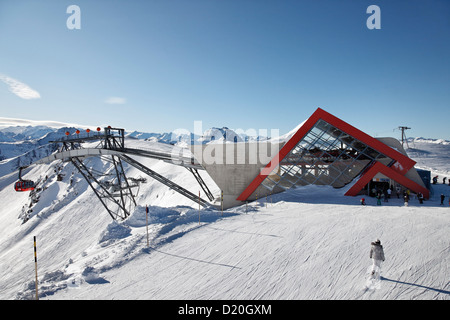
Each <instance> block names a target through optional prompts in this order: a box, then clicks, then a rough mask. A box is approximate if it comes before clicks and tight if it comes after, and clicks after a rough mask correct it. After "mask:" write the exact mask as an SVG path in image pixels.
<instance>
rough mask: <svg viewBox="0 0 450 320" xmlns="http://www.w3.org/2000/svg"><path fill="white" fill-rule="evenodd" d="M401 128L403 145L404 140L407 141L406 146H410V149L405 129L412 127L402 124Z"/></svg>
mask: <svg viewBox="0 0 450 320" xmlns="http://www.w3.org/2000/svg"><path fill="white" fill-rule="evenodd" d="M398 128H399V129H400V130H402V147H403V142H406V146H407V147H408V149H409V145H408V140H407V139H406V134H405V130H408V129H411V128H409V127H403V126H400V127H398Z"/></svg>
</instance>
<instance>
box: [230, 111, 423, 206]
mask: <svg viewBox="0 0 450 320" xmlns="http://www.w3.org/2000/svg"><path fill="white" fill-rule="evenodd" d="M320 119H322V120H324V121H326V122H328V123H329V124H331V125H332V126H334V127H336V128H338V129H339V130H341V131H343V132H345V133H347V134H349V135H350V136H352V137H354V138H356V139H358V140H360V141H361V142H363V143H365V144H366V145H368V146H369V147H371V148H373V149H374V150H377V151H378V152H381V153H383V154H384V155H386V156H388V157H390V158H391V159H393V160H395V161H396V162H395V163H394V164H393V165H392V166H391V167H387V166H385V165H383V164H381V163H380V162H376V163H375V164H374V165H373V166H372V167H371V168H370V169H369V170H367V171H366V172H365V173H364V174H363V175H362V176H361V177H360V179H359V180H358V181H357V182H356V183H355V184H354V185H353V186H352V187H351V188H350V189H349V190H348V191H347V193H346V194H345V195H346V196H356V195H357V194H358V193H359V191H361V189H362V188H364V186H365V185H366V184H367V183H368V182H369V181H370V180H372V179H373V177H374V176H375V175H376V174H377V173H379V172H380V173H382V174H384V175H386V176H387V177H389V178H391V179H393V180H395V181H397V182H398V183H400V184H401V185H403V186H405V187H407V188H409V189H411V190H412V191H413V192H421V193H422V194H423V195H424V197H425V198H428V197H429V191H428V189H426V188H424V187H422V186H421V185H419V184H417V183H415V182H414V181H412V180H410V179H408V178H406V177H405V174H406V173H407V172H408V171H409V170H410V169H411V168H412V167H413V166H414V165H415V164H416V162H415V161H414V160H412V159H410V158H408V157H407V156H405V155H404V154H402V153H400V152H398V151H396V150H394V149H393V148H391V147H389V146H388V145H386V144H384V143H382V142H380V141H379V140H377V139H375V138H373V137H371V136H369V135H368V134H366V133H364V132H362V131H361V130H359V129H357V128H355V127H353V126H351V125H350V124H348V123H346V122H345V121H342V120H341V119H339V118H337V117H335V116H333V115H332V114H330V113H328V112H326V111H325V110H322V109H321V108H318V109H317V110H316V111H315V112H314V113H313V114H312V115H311V117H309V118H308V120H306V122H305V123H304V124H303V125H302V126H301V127H300V129H298V131H297V132H296V133H295V134H294V135H293V136H292V138H291V139H289V141H288V142H286V144H285V145H284V146H283V147H282V148H281V150H280V151H279V152H278V154H277V155H276V156H275V157H274V158H273V159H272V160H271V161H270V162H269V163H268V164H267V166H266V167H265V168H264V169H263V170H261V173H260V174H259V175H258V176H256V178H255V179H254V180H253V181H252V182H251V183H250V184H249V185H248V187H247V188H246V189H245V190H244V191H243V192H242V193H241V194H240V195H239V197H238V198H237V200H240V201H245V200H247V199H248V197H250V195H251V194H252V193H253V192H254V191H255V190H256V189H257V188H258V187H259V186H260V184H261V183H262V182H263V181H264V179H265V178H266V177H267V176H268V175H269V174H270V173H271V172H272V171H273V169H274V168H276V167H277V166H278V165H279V164H280V162H281V161H282V160H283V159H284V157H286V156H287V155H288V153H289V152H290V151H291V150H292V149H293V148H294V147H295V146H296V145H297V144H298V143H299V141H300V140H302V139H303V138H304V137H305V136H306V134H308V132H309V131H310V130H311V129H312V128H313V127H314V125H315V124H316V123H317V121H319V120H320Z"/></svg>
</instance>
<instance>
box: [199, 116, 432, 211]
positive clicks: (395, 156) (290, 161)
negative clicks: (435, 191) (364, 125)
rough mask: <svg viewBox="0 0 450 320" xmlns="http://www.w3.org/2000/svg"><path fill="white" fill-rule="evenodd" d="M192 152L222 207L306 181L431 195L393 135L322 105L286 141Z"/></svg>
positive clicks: (366, 190)
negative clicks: (374, 131)
mask: <svg viewBox="0 0 450 320" xmlns="http://www.w3.org/2000/svg"><path fill="white" fill-rule="evenodd" d="M191 151H192V153H193V154H194V157H195V159H196V160H197V161H198V162H199V163H200V164H201V166H202V167H203V168H204V169H205V170H206V171H207V172H208V174H209V175H210V176H211V178H212V179H213V180H214V181H215V182H216V184H217V185H218V187H219V188H220V189H221V190H223V202H224V207H225V208H228V207H232V206H236V205H239V204H242V203H243V202H245V201H251V200H255V199H257V198H258V197H259V198H261V197H264V196H267V195H269V194H275V193H279V192H282V191H284V190H288V189H290V188H295V187H301V186H305V185H310V184H313V185H330V186H333V187H335V188H342V187H344V186H347V185H349V184H351V187H349V189H348V190H347V192H346V194H345V195H346V196H356V195H358V194H366V195H367V194H370V195H372V194H371V190H372V189H374V188H375V189H378V190H380V189H381V191H383V189H385V188H396V187H397V186H400V187H401V188H402V190H407V189H408V190H410V191H411V192H413V193H419V192H421V193H422V194H423V195H424V198H426V199H427V198H428V197H429V191H428V189H427V188H426V187H425V184H424V182H423V181H422V179H421V178H420V176H419V174H418V173H417V171H416V169H415V168H414V164H415V161H413V160H412V159H410V158H409V157H408V156H407V155H406V152H405V150H404V149H403V147H402V145H401V144H400V142H399V141H398V140H397V139H394V138H374V137H371V136H369V135H368V134H366V133H364V132H362V131H360V130H359V129H357V128H355V127H353V126H351V125H350V124H348V123H346V122H344V121H342V120H341V119H339V118H337V117H335V116H333V115H332V114H330V113H328V112H326V111H324V110H322V109H320V108H318V109H317V110H316V111H315V112H314V113H313V114H312V115H311V116H310V117H309V118H308V119H307V120H306V121H305V122H304V123H303V124H302V125H301V126H300V127H299V128H298V130H297V131H296V132H295V133H294V134H293V135H292V136H291V137H290V139H289V140H287V141H285V142H281V143H279V142H277V143H272V142H270V141H265V142H238V143H231V144H229V143H224V144H209V145H194V146H191Z"/></svg>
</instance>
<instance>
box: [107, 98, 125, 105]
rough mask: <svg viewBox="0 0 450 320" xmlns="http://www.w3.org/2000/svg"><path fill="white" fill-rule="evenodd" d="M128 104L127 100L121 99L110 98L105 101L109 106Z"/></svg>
mask: <svg viewBox="0 0 450 320" xmlns="http://www.w3.org/2000/svg"><path fill="white" fill-rule="evenodd" d="M126 102H127V100H126V99H125V98H120V97H109V98H108V99H106V100H105V103H108V104H125V103H126Z"/></svg>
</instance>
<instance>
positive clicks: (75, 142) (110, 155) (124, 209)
mask: <svg viewBox="0 0 450 320" xmlns="http://www.w3.org/2000/svg"><path fill="white" fill-rule="evenodd" d="M124 132H125V130H124V129H119V128H111V127H108V128H105V131H104V134H103V135H101V134H98V135H95V136H91V137H84V138H80V137H78V136H77V137H76V138H66V139H62V140H58V141H51V143H58V144H61V147H60V149H59V150H58V153H56V154H53V155H50V156H48V157H46V158H44V159H41V160H39V161H37V162H36V164H40V163H46V162H51V161H54V160H58V159H60V160H69V161H70V162H71V163H72V164H73V165H74V166H75V168H76V169H77V170H78V171H79V172H80V173H81V175H82V176H83V177H84V178H85V179H86V181H87V182H88V184H89V186H90V187H91V189H92V190H93V191H94V193H95V195H96V196H97V198H98V199H99V200H100V202H101V203H102V204H103V206H104V207H105V209H106V210H107V212H108V213H109V215H110V216H111V218H113V219H114V220H125V219H126V218H127V217H128V216H130V214H131V212H132V210H133V209H134V207H135V206H136V200H135V196H136V195H135V194H133V190H132V189H133V188H136V187H138V183H139V182H142V179H133V178H127V176H126V175H125V171H124V168H123V162H126V163H127V164H129V165H131V166H133V167H135V168H137V169H139V170H140V171H142V172H144V173H145V174H147V175H148V176H150V177H152V178H153V179H155V180H157V181H159V182H161V183H163V184H164V185H166V186H168V187H169V188H171V189H172V190H174V191H176V192H178V193H180V194H182V195H183V196H185V197H187V198H189V199H191V200H192V201H194V202H198V203H199V204H200V205H202V206H203V207H208V206H209V203H208V202H207V201H205V200H204V199H202V198H200V196H199V195H195V194H193V193H192V192H190V191H188V190H187V189H185V188H183V187H181V186H180V185H178V184H176V183H175V182H173V181H171V180H169V179H167V178H165V177H163V176H162V175H160V174H158V173H157V172H155V171H154V170H152V169H150V168H148V167H146V166H144V165H143V164H141V163H140V162H138V161H137V160H135V159H133V158H131V157H130V156H128V155H136V156H143V157H148V158H153V159H158V160H163V161H167V162H172V163H173V164H177V165H181V166H184V167H185V168H187V169H188V170H189V171H190V172H191V173H192V174H193V175H194V177H195V179H196V180H197V182H198V183H199V184H200V186H201V188H202V190H203V191H204V193H205V194H206V196H207V197H208V199H209V200H210V201H212V200H214V196H213V195H212V193H211V191H210V190H209V188H208V186H207V185H206V183H205V182H204V181H203V179H202V178H201V176H200V174H199V172H198V170H197V168H201V166H200V165H198V164H196V163H195V162H194V159H193V158H185V157H177V158H173V156H172V155H169V154H164V153H160V152H154V151H148V150H139V149H131V148H126V147H125V138H124ZM94 140H100V144H99V145H98V146H97V147H96V148H94V149H92V148H91V149H89V148H88V149H84V148H83V147H82V146H81V144H82V143H83V142H86V141H94ZM94 156H96V157H101V158H102V159H104V160H107V161H109V162H110V163H111V164H112V170H111V172H109V173H102V172H98V171H96V170H94V169H93V168H88V166H86V165H85V164H84V163H83V159H84V158H85V157H94Z"/></svg>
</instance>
